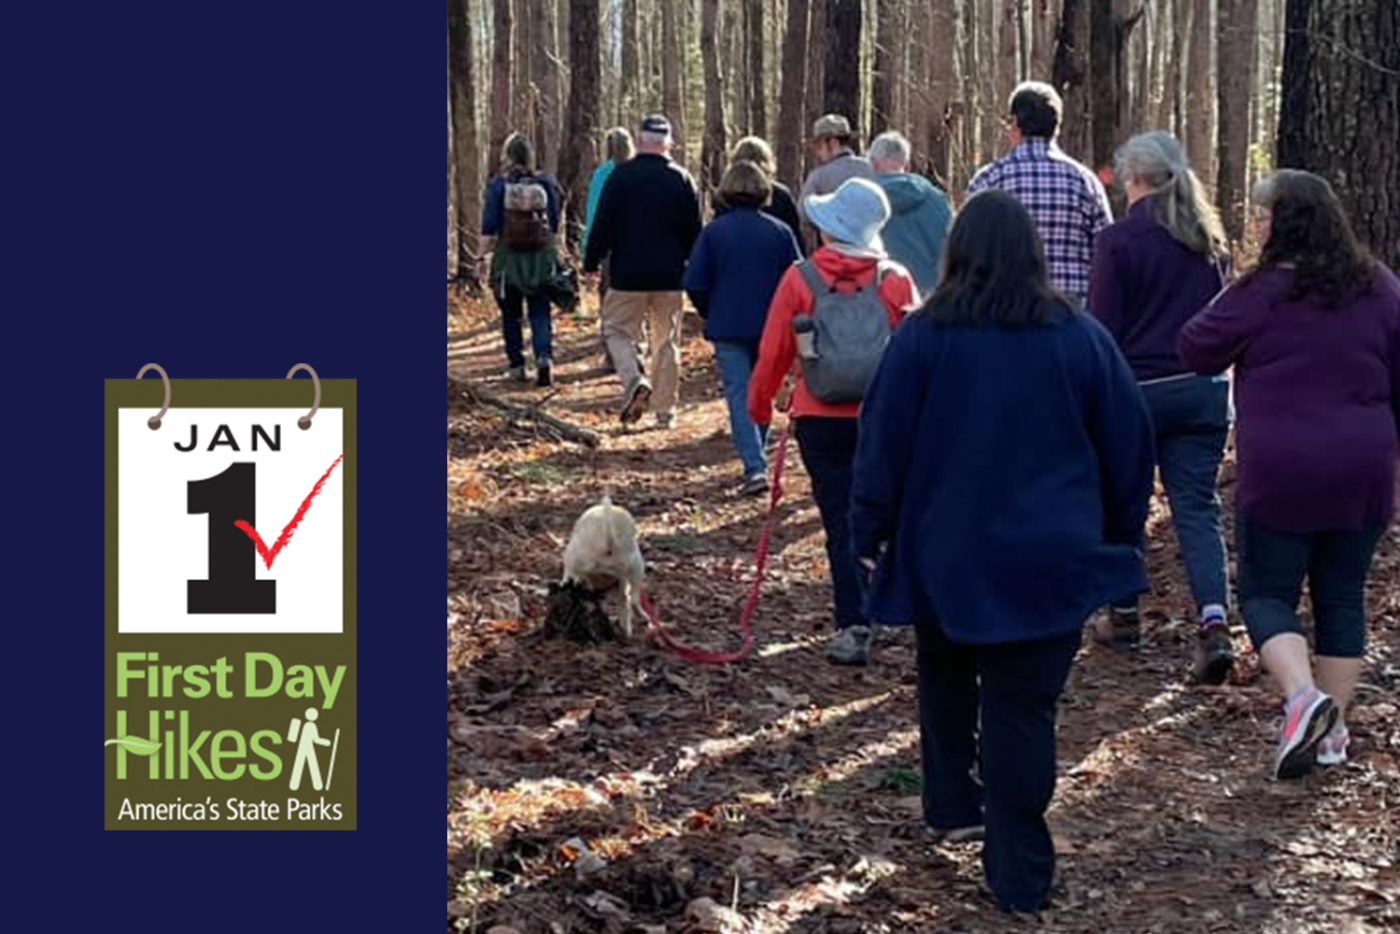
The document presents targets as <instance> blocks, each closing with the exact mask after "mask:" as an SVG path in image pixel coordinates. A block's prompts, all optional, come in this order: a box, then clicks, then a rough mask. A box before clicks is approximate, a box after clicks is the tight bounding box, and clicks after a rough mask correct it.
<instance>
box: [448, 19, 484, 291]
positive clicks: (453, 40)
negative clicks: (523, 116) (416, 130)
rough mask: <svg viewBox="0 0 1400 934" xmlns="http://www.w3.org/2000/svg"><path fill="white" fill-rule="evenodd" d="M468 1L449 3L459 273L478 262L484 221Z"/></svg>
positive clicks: (462, 273)
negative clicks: (478, 246)
mask: <svg viewBox="0 0 1400 934" xmlns="http://www.w3.org/2000/svg"><path fill="white" fill-rule="evenodd" d="M467 7H468V4H467V0H447V42H448V55H447V63H448V84H449V87H450V89H451V106H452V158H453V166H452V180H453V187H454V189H455V191H456V198H455V201H454V206H455V208H456V212H455V221H454V224H455V227H456V232H457V274H458V275H459V276H461V275H464V274H465V273H466V271H467V270H470V269H471V268H472V265H473V264H474V263H475V262H476V249H477V239H476V238H477V232H478V231H479V229H480V226H479V225H480V222H481V164H480V163H481V147H480V144H479V143H478V141H477V132H476V76H475V67H476V62H475V60H476V51H475V48H474V46H475V42H474V38H473V35H472V26H473V23H472V18H471V12H470V11H469V10H468V8H467Z"/></svg>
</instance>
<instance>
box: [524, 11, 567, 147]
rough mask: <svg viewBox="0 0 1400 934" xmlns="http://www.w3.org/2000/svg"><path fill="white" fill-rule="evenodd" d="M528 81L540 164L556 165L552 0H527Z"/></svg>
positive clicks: (555, 56) (556, 90)
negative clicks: (531, 86) (528, 6)
mask: <svg viewBox="0 0 1400 934" xmlns="http://www.w3.org/2000/svg"><path fill="white" fill-rule="evenodd" d="M529 2H530V32H529V34H528V36H527V37H526V41H528V42H529V43H530V44H531V45H532V46H533V47H534V48H533V51H532V52H531V54H530V69H531V71H530V83H531V84H532V85H534V88H535V95H536V96H535V130H534V138H535V146H536V148H537V150H538V152H539V161H540V165H542V166H544V167H545V168H546V169H547V170H549V171H551V172H553V171H555V170H556V169H557V168H558V165H559V114H560V110H559V50H558V48H557V47H556V46H555V44H554V14H555V10H554V0H529Z"/></svg>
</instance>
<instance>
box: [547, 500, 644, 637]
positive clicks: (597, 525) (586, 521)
mask: <svg viewBox="0 0 1400 934" xmlns="http://www.w3.org/2000/svg"><path fill="white" fill-rule="evenodd" d="M644 571H645V565H644V564H643V563H642V552H641V550H640V549H638V547H637V523H636V522H635V521H633V519H632V516H631V514H630V513H628V511H627V510H626V509H623V508H622V507H621V506H614V505H613V502H612V499H611V498H609V497H608V496H607V495H606V494H604V496H603V499H602V500H601V501H600V502H599V503H598V505H596V506H590V507H589V508H588V509H586V510H585V511H584V513H583V515H581V516H579V517H578V521H577V522H575V523H574V531H573V533H572V534H570V535H569V544H568V545H567V546H566V547H565V548H564V580H563V583H568V582H570V581H573V582H575V583H578V584H582V585H583V586H585V587H587V588H589V589H590V590H596V591H599V592H602V591H606V590H612V589H614V588H619V589H620V590H621V593H620V595H619V601H618V602H619V606H618V622H619V625H620V626H621V628H622V634H623V635H624V636H625V637H626V638H628V639H630V638H632V610H633V608H634V607H635V608H636V609H638V610H641V612H642V615H643V617H645V615H646V611H645V610H642V604H641V600H642V574H643V573H644Z"/></svg>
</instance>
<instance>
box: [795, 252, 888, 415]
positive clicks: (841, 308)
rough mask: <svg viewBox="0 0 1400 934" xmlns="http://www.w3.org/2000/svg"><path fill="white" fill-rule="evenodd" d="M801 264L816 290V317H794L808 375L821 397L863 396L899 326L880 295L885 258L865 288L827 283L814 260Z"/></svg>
mask: <svg viewBox="0 0 1400 934" xmlns="http://www.w3.org/2000/svg"><path fill="white" fill-rule="evenodd" d="M798 270H799V271H800V272H801V274H802V278H803V280H805V281H806V283H807V287H808V288H810V289H811V290H812V314H811V317H810V318H809V317H807V316H805V315H800V316H798V317H797V318H794V319H793V329H794V330H795V331H796V332H797V335H796V336H797V358H798V359H799V360H800V361H802V381H803V382H804V383H805V384H806V385H807V391H808V392H810V393H811V394H812V395H813V396H815V397H816V398H817V399H819V400H821V401H822V402H826V403H828V404H832V405H840V404H843V403H850V402H859V401H860V400H861V399H863V398H865V390H866V388H867V387H868V386H869V385H870V381H871V379H873V378H874V376H875V370H876V369H877V368H879V366H880V358H881V357H882V356H884V354H885V346H886V345H887V344H889V342H890V335H891V334H892V333H893V332H894V328H893V327H892V326H891V325H890V311H889V308H887V307H886V306H885V302H884V299H882V298H880V283H881V282H882V281H883V280H884V275H885V273H886V272H887V271H888V270H889V267H888V266H886V265H885V264H883V263H882V264H880V266H879V267H877V268H876V270H875V278H874V279H872V280H871V281H870V284H869V285H868V286H866V287H865V288H863V289H857V290H855V291H854V292H838V291H837V290H836V283H834V282H833V283H832V284H831V285H829V286H828V285H827V284H826V283H825V282H823V281H822V278H821V276H820V275H819V274H818V273H817V269H816V267H815V266H814V265H813V264H812V262H811V260H807V261H804V262H802V263H799V264H798Z"/></svg>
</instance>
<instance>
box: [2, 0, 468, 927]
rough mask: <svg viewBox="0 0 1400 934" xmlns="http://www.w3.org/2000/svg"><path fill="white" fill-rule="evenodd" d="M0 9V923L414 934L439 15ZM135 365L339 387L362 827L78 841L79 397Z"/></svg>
mask: <svg viewBox="0 0 1400 934" xmlns="http://www.w3.org/2000/svg"><path fill="white" fill-rule="evenodd" d="M430 12H431V14H432V15H431V16H429V13H430ZM0 15H3V16H4V18H5V21H4V22H3V24H0V35H3V36H4V38H3V42H4V46H5V48H4V50H3V54H0V60H3V65H0V67H3V68H4V70H5V72H6V78H5V82H4V91H3V94H4V99H5V106H4V110H3V113H4V125H3V134H2V135H0V139H3V144H0V152H3V162H4V174H3V177H4V188H5V196H4V200H3V205H4V207H3V210H0V223H3V226H4V230H5V238H4V240H5V244H6V245H5V247H4V252H3V254H0V255H3V266H0V268H2V269H3V274H2V275H0V290H2V291H0V308H3V314H4V321H5V330H4V332H3V333H4V335H5V337H4V346H5V351H6V352H5V354H4V358H5V360H6V371H5V372H6V376H7V377H8V379H7V381H6V384H7V388H8V393H7V396H6V409H7V415H6V418H5V420H6V422H7V423H8V424H7V425H6V429H5V431H4V438H5V441H4V464H5V468H4V470H5V472H4V477H5V482H4V486H3V490H4V502H5V507H4V512H3V519H4V523H5V526H6V527H7V531H6V533H5V536H6V539H7V541H8V542H9V544H10V547H7V548H6V549H5V553H6V554H7V556H8V557H6V558H5V565H4V566H5V571H4V580H5V588H4V590H5V600H4V602H3V604H0V606H3V609H0V618H3V620H4V627H3V637H0V658H3V659H4V677H3V679H0V682H3V690H4V696H5V707H4V710H3V722H4V724H5V726H4V729H3V732H4V734H5V735H6V740H5V742H4V746H5V753H4V769H3V774H4V789H5V792H4V795H3V797H0V826H3V827H4V828H5V834H4V837H5V841H6V846H5V850H6V853H7V856H9V857H10V860H9V862H10V865H11V866H12V867H13V866H14V865H16V864H17V865H18V866H19V867H20V872H19V875H18V877H16V876H15V875H14V872H13V869H12V870H10V871H9V872H8V873H7V878H6V885H5V889H6V892H7V893H8V895H7V899H6V901H7V909H6V923H5V926H6V927H7V928H8V929H10V930H20V931H29V930H82V929H86V928H87V927H88V925H92V926H93V927H94V929H96V928H101V929H103V930H126V929H135V928H138V927H139V928H140V929H141V930H145V931H152V932H163V931H182V932H183V931H191V930H199V931H248V930H260V931H290V930H294V929H296V930H315V931H336V930H356V931H361V930H370V931H390V930H392V931H416V930H428V929H432V928H437V927H438V926H440V925H441V924H442V923H443V917H444V913H443V891H444V890H443V881H442V877H441V876H439V875H438V873H439V872H441V871H442V868H441V867H442V864H443V853H444V847H445V825H444V802H445V797H444V787H445V785H444V781H445V779H444V774H445V766H444V761H445V760H444V753H443V749H444V745H443V743H444V740H443V736H444V732H445V726H444V713H443V711H444V691H445V688H444V684H445V678H444V666H445V661H444V655H445V649H444V645H445V643H444V629H443V616H444V610H443V594H444V587H445V583H444V582H445V559H444V553H445V551H444V522H445V520H444V510H445V480H444V474H443V463H444V455H443V453H442V452H443V442H442V440H441V435H442V432H443V430H444V429H443V423H444V422H443V419H444V416H443V405H444V402H443V400H444V390H443V378H444V370H445V358H444V349H443V318H441V317H439V315H441V314H442V311H441V309H442V307H443V306H442V304H441V302H442V297H441V296H442V288H443V285H442V282H443V277H444V271H443V267H444V253H445V246H444V228H445V221H446V218H445V199H444V184H445V183H444V174H443V166H444V159H443V133H444V127H445V113H444V106H445V105H444V94H445V90H444V88H445V49H444V35H445V33H444V25H443V22H442V8H441V7H437V6H431V7H430V6H427V5H422V6H419V5H412V4H373V3H366V2H355V0H340V2H336V3H325V2H323V3H316V4H310V3H268V2H242V3H236V4H230V3H219V4H204V3H189V2H180V3H176V2H144V3H136V4H115V3H109V2H104V3H97V2H86V0H84V2H74V3H67V4H47V5H46V4H7V5H6V9H5V11H4V13H3V14H0ZM151 361H155V362H158V363H160V364H162V365H163V366H164V367H165V368H166V370H167V371H168V372H169V373H170V375H171V376H172V377H186V378H220V377H248V378H253V377H257V378H268V377H272V378H277V377H281V376H283V375H285V373H286V372H287V370H288V369H289V368H290V367H291V365H292V364H294V363H298V362H302V361H305V362H308V363H310V364H312V365H313V366H314V367H316V368H317V370H318V371H319V373H320V375H321V376H323V377H326V378H354V379H357V380H358V381H359V384H358V405H359V438H360V450H359V452H358V453H359V470H360V473H359V597H358V599H359V620H360V636H359V659H360V678H359V727H358V728H359V735H360V756H359V762H358V768H359V796H358V804H359V821H358V823H359V829H358V830H357V831H354V832H233V831H227V832H216V831H209V832H203V831H200V832H174V831H170V832H165V831H159V832H149V831H148V832H107V831H104V830H103V829H102V762H103V760H102V758H101V756H102V744H101V740H102V727H103V702H102V684H103V647H102V602H103V592H102V588H103V580H102V560H103V554H102V548H103V544H102V495H103V489H102V468H103V463H102V432H103V421H102V406H103V385H102V381H103V379H105V378H108V377H118V378H128V377H132V376H135V374H136V371H137V370H138V369H139V368H140V367H141V365H142V364H145V363H149V362H151ZM17 364H18V367H19V369H18V372H16V369H15V367H16V365H17ZM16 908H17V909H18V916H19V921H20V923H18V924H16V923H15V921H16V916H15V909H16Z"/></svg>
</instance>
